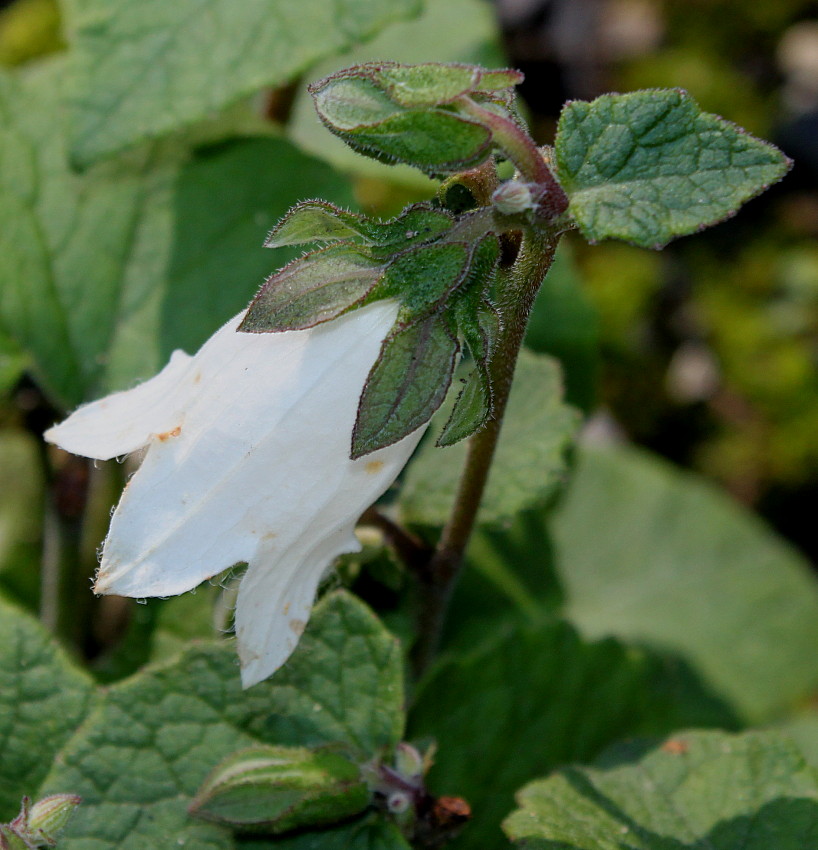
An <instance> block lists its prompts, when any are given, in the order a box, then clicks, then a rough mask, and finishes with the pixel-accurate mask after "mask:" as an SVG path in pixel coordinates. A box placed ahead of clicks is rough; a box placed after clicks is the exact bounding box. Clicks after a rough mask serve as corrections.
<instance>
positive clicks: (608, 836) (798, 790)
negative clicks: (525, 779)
mask: <svg viewBox="0 0 818 850" xmlns="http://www.w3.org/2000/svg"><path fill="white" fill-rule="evenodd" d="M518 800H519V803H520V806H521V807H522V808H521V809H520V810H519V811H517V812H515V813H514V814H513V815H512V816H511V817H510V818H508V820H507V821H506V822H505V824H504V828H505V830H506V832H507V833H508V834H509V835H510V836H511V838H512V839H514V840H515V841H516V842H518V843H519V844H520V845H521V846H522V847H528V848H536V850H620V849H621V848H623V847H628V848H634V850H685V848H693V847H702V848H704V847H708V848H710V847H712V848H719V850H750V848H759V850H762V848H773V847H774V848H775V850H803V848H806V847H811V846H813V845H814V843H815V836H816V835H818V774H816V771H815V770H813V769H812V768H810V767H808V766H807V765H806V764H805V762H804V759H803V757H802V756H801V754H800V753H799V752H798V751H797V750H796V749H795V747H794V746H793V745H792V743H791V742H790V741H789V740H787V739H786V738H784V737H783V736H780V735H778V734H777V733H774V732H745V733H744V734H741V735H726V734H724V733H721V732H683V733H679V734H677V735H674V736H673V737H672V738H669V739H668V740H666V741H665V742H664V743H662V744H655V743H646V742H644V741H642V742H634V743H631V744H627V745H624V746H621V747H618V748H616V749H615V750H614V751H612V752H611V753H610V754H608V755H607V756H606V757H603V758H602V759H600V761H599V764H598V767H567V768H563V769H562V770H560V771H558V772H557V773H556V774H555V775H554V776H552V777H550V778H548V779H544V780H541V781H539V782H534V783H532V784H531V785H529V786H528V787H526V788H524V789H523V791H522V792H521V793H520V795H519V798H518Z"/></svg>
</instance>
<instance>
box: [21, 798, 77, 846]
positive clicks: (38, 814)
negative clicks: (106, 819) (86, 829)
mask: <svg viewBox="0 0 818 850" xmlns="http://www.w3.org/2000/svg"><path fill="white" fill-rule="evenodd" d="M81 802H82V797H78V796H77V795H76V794H52V795H51V796H50V797H43V799H42V800H38V801H37V802H36V803H35V804H34V805H33V806H32V807H31V809H30V811H29V813H28V826H29V830H30V832H31V835H32V836H34V838H35V840H39V841H40V842H41V844H44V845H45V846H46V847H49V846H56V843H57V842H56V837H57V836H58V835H59V833H60V832H62V830H63V827H65V825H66V824H67V823H68V819H69V818H70V817H71V815H72V814H73V813H74V809H76V808H77V806H78V805H79V804H80V803H81ZM50 842H53V844H52V843H50Z"/></svg>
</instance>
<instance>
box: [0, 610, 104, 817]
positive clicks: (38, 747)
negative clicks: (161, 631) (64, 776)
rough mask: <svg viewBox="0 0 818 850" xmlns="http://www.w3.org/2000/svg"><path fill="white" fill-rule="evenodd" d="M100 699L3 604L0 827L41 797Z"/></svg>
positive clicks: (32, 626)
mask: <svg viewBox="0 0 818 850" xmlns="http://www.w3.org/2000/svg"><path fill="white" fill-rule="evenodd" d="M95 697H96V694H95V690H94V686H93V683H92V682H91V680H90V678H89V677H87V676H86V675H84V674H83V673H81V672H80V671H79V670H78V669H77V668H75V667H74V666H73V664H72V663H71V662H70V661H69V660H68V657H67V656H66V654H65V653H64V652H63V651H62V650H61V649H59V648H58V647H57V646H56V644H55V643H54V641H53V639H52V638H51V636H50V635H49V634H48V633H47V632H46V631H45V629H43V628H42V626H40V625H39V623H37V622H36V621H35V620H34V619H32V618H31V617H29V616H28V615H27V614H23V613H22V612H21V611H20V610H18V609H17V608H16V607H14V606H13V605H11V604H9V603H8V602H6V601H5V600H3V599H0V821H7V820H10V819H11V818H12V817H14V816H15V815H16V814H17V812H18V810H19V808H20V799H21V798H22V796H23V795H25V794H27V795H29V796H33V795H35V794H36V791H37V788H38V786H39V784H40V783H41V782H42V780H43V779H44V778H45V776H46V774H47V773H48V771H49V769H50V768H51V764H52V762H53V761H54V759H55V758H56V756H57V755H58V753H59V752H60V750H61V748H62V747H63V746H64V745H65V743H66V741H67V740H68V739H69V738H70V737H71V735H72V734H73V733H74V731H75V730H76V729H77V727H78V726H79V725H80V723H82V722H83V720H85V718H86V716H87V715H88V713H89V711H91V709H92V708H93V706H94V703H95ZM67 791H72V789H70V788H68V787H67V786H63V787H61V788H55V789H54V792H55V793H59V792H67Z"/></svg>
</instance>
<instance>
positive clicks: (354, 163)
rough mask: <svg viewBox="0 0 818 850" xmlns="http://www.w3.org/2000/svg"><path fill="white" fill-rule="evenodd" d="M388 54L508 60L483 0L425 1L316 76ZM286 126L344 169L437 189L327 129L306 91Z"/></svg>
mask: <svg viewBox="0 0 818 850" xmlns="http://www.w3.org/2000/svg"><path fill="white" fill-rule="evenodd" d="M384 56H389V57H390V58H392V59H396V60H398V61H399V62H415V63H417V62H440V61H447V62H468V63H477V64H481V65H485V66H489V67H490V66H496V65H501V64H503V62H504V61H505V57H504V56H503V52H502V50H501V48H500V45H499V39H498V33H497V24H496V20H495V17H494V13H493V11H492V8H491V6H490V5H489V4H487V3H485V2H484V0H426V2H425V3H424V10H423V12H422V14H421V15H420V16H419V17H418V18H417V19H415V20H412V21H405V22H403V21H402V22H400V23H397V24H395V25H393V26H391V27H389V28H388V29H386V30H384V31H383V32H382V33H381V34H380V35H378V36H377V37H376V38H375V39H374V40H373V41H372V42H370V43H368V44H366V45H363V46H361V47H358V48H356V49H355V50H353V51H352V52H350V53H348V54H345V55H344V56H343V57H342V58H340V59H335V60H330V61H328V62H325V63H323V64H322V65H321V66H320V67H319V68H316V69H315V71H314V72H313V74H312V77H311V78H312V80H313V81H317V80H319V79H322V78H325V77H328V76H330V75H331V74H333V73H334V72H336V71H338V70H340V69H341V68H342V67H345V66H348V65H350V64H361V63H364V62H367V61H373V60H374V61H376V62H379V61H380V60H382V59H383V57H384ZM484 79H485V78H484ZM287 129H288V132H289V133H290V135H291V138H293V139H294V140H295V141H296V142H297V143H298V144H299V145H300V146H301V147H302V148H303V149H304V150H307V151H309V152H310V153H312V154H313V155H314V156H318V157H321V158H324V159H326V160H327V161H328V162H331V163H332V164H333V165H335V166H336V167H338V168H341V169H343V170H344V171H353V172H355V173H357V174H364V175H367V176H370V177H375V178H378V179H382V180H387V181H389V182H397V183H400V184H402V185H404V186H406V187H409V188H411V189H412V190H413V191H415V192H416V191H421V192H425V193H426V195H427V196H428V195H429V194H431V193H432V192H434V191H435V186H434V184H433V183H432V182H431V181H430V180H429V179H428V178H427V177H424V176H423V175H421V173H420V172H419V171H417V170H416V169H414V168H412V167H411V166H408V165H398V166H386V165H383V164H382V163H379V162H376V161H375V160H373V159H369V158H367V157H362V156H359V155H358V154H356V153H354V152H353V151H352V149H351V148H349V147H347V146H346V145H345V144H344V143H343V142H342V141H341V140H340V139H338V138H335V137H333V136H331V135H330V134H329V133H327V131H326V129H325V128H324V127H323V125H322V124H321V122H320V121H319V120H318V118H317V117H316V115H315V109H314V107H313V103H312V98H311V97H309V95H308V94H307V93H306V91H303V92H301V93H299V94H297V95H296V100H295V105H294V107H293V112H292V116H291V119H290V122H289V123H288V127H287Z"/></svg>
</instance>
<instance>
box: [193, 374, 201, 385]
mask: <svg viewBox="0 0 818 850" xmlns="http://www.w3.org/2000/svg"><path fill="white" fill-rule="evenodd" d="M201 380H202V373H201V372H197V373H196V374H195V375H194V376H193V383H194V384H198V383H199V381H201Z"/></svg>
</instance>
